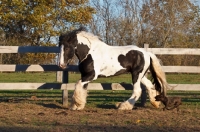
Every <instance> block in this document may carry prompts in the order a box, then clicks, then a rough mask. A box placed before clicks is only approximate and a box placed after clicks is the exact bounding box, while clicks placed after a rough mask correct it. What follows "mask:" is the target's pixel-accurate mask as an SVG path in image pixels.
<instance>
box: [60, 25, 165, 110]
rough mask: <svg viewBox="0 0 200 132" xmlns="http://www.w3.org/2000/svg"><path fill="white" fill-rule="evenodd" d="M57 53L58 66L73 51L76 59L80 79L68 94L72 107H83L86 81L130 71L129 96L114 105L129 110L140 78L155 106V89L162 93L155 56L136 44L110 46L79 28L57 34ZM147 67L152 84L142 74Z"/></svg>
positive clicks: (138, 92)
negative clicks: (71, 95)
mask: <svg viewBox="0 0 200 132" xmlns="http://www.w3.org/2000/svg"><path fill="white" fill-rule="evenodd" d="M59 46H60V57H59V66H60V67H61V68H63V69H65V68H66V67H67V64H68V63H69V62H70V60H71V59H72V57H73V56H74V54H76V56H77V57H78V59H79V62H80V63H79V70H80V73H81V79H80V80H79V81H78V82H77V83H76V85H75V90H74V94H73V97H72V106H71V109H73V110H81V109H83V108H84V107H85V103H86V97H87V84H88V83H89V82H91V81H92V80H95V79H97V78H98V77H99V76H105V77H109V76H115V75H119V74H123V73H126V72H130V73H131V75H132V83H133V92H132V95H131V97H130V98H129V99H128V100H127V101H125V102H122V103H120V104H119V105H118V109H122V110H130V109H132V108H133V106H134V104H135V102H136V101H137V100H138V98H139V97H140V95H141V87H140V83H141V82H142V83H143V84H144V85H145V86H146V88H147V90H148V93H149V97H150V101H151V103H152V104H153V105H154V106H155V107H158V105H159V102H157V101H155V98H154V97H155V96H156V95H157V93H160V92H164V93H166V88H167V82H166V78H165V74H164V72H163V71H162V68H161V65H160V63H159V61H158V59H157V57H156V56H155V55H154V54H152V53H149V52H146V51H144V50H143V49H140V48H138V47H137V46H133V45H130V46H110V45H107V44H105V43H104V42H102V41H101V40H100V39H99V38H98V37H97V36H95V35H93V34H91V33H89V32H86V31H85V29H84V28H79V29H77V30H74V31H72V32H69V33H67V34H64V35H61V36H60V38H59ZM148 69H149V70H150V71H151V73H152V76H153V78H154V84H155V86H154V85H153V84H152V82H151V81H150V80H148V79H147V78H146V77H145V76H144V75H145V73H146V72H147V70H148Z"/></svg>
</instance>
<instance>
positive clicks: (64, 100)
mask: <svg viewBox="0 0 200 132" xmlns="http://www.w3.org/2000/svg"><path fill="white" fill-rule="evenodd" d="M68 76H69V74H68V71H63V72H62V83H68ZM66 86H67V85H66ZM62 103H63V106H64V107H67V106H68V90H67V87H66V88H65V89H63V90H62Z"/></svg>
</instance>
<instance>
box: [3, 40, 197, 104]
mask: <svg viewBox="0 0 200 132" xmlns="http://www.w3.org/2000/svg"><path fill="white" fill-rule="evenodd" d="M144 49H145V50H146V51H149V52H152V53H154V54H157V55H200V49H192V48H148V45H146V44H145V45H144ZM59 51H60V49H59V48H58V47H41V46H0V54H3V53H59ZM163 70H164V72H167V73H198V74H199V73H200V66H163ZM0 71H2V72H17V71H24V72H28V71H31V72H38V71H41V72H43V71H62V72H60V73H62V74H60V73H59V74H57V81H58V83H45V82H44V83H24V82H23V83H4V82H0V90H35V89H61V90H63V105H67V100H68V99H67V97H68V90H73V89H74V85H75V84H74V83H68V71H75V72H78V66H75V65H70V66H69V67H68V68H67V69H66V70H64V71H63V70H62V69H60V68H59V67H58V66H57V65H15V64H9V65H8V64H0ZM170 85H171V86H176V87H174V90H194V91H199V90H200V82H199V84H170ZM105 89H106V90H109V89H110V90H125V89H128V90H131V89H132V86H131V85H130V84H119V83H113V84H104V83H103V82H102V83H90V84H89V85H88V90H105Z"/></svg>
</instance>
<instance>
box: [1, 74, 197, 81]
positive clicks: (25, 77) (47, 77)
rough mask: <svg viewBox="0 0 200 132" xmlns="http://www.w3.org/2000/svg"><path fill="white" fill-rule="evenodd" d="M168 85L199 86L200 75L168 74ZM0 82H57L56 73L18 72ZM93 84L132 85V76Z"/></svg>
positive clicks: (74, 78) (72, 78) (74, 77)
mask: <svg viewBox="0 0 200 132" xmlns="http://www.w3.org/2000/svg"><path fill="white" fill-rule="evenodd" d="M166 77H167V81H168V83H174V84H176V83H177V84H199V83H200V75H199V74H178V73H177V74H166ZM78 79H80V74H76V73H74V74H73V73H69V83H71V82H77V80H78ZM0 82H56V72H43V73H42V72H37V73H30V72H16V73H13V72H12V73H0ZM93 82H99V83H100V82H104V83H116V82H117V83H120V82H125V83H131V75H130V74H123V75H120V76H115V77H109V78H98V79H97V80H95V81H93Z"/></svg>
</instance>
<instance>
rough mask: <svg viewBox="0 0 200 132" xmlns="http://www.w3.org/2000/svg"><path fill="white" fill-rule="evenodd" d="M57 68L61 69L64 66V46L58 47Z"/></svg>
mask: <svg viewBox="0 0 200 132" xmlns="http://www.w3.org/2000/svg"><path fill="white" fill-rule="evenodd" d="M59 59H60V61H59V66H60V67H62V66H63V65H65V62H64V45H61V46H60V55H59Z"/></svg>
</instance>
